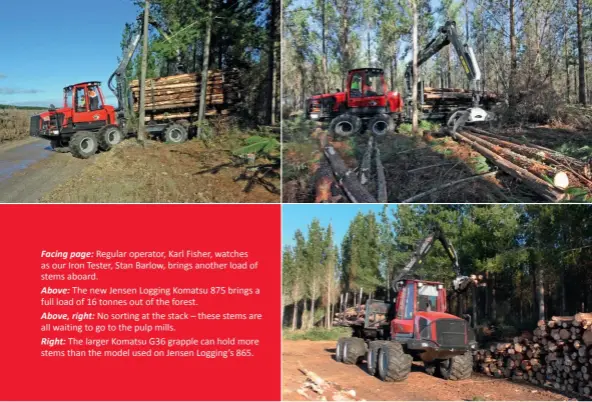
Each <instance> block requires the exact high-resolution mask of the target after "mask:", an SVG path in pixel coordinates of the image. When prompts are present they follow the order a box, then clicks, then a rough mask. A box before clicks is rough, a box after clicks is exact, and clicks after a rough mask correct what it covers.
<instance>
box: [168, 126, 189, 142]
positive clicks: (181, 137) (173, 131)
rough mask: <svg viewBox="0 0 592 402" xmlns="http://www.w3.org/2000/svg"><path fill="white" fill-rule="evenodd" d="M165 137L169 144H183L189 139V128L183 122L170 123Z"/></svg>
mask: <svg viewBox="0 0 592 402" xmlns="http://www.w3.org/2000/svg"><path fill="white" fill-rule="evenodd" d="M163 139H164V142H166V143H169V144H181V143H182V142H185V141H187V129H186V128H185V127H183V126H182V125H181V124H176V123H174V124H170V125H168V126H167V128H165V129H164V133H163Z"/></svg>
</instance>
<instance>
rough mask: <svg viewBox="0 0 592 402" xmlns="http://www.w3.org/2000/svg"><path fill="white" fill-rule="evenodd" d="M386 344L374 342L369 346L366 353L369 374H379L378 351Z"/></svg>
mask: <svg viewBox="0 0 592 402" xmlns="http://www.w3.org/2000/svg"><path fill="white" fill-rule="evenodd" d="M386 344H387V342H385V341H372V342H370V345H368V352H367V353H366V368H367V369H368V374H370V375H377V374H378V351H379V350H380V348H381V347H382V346H384V345H386Z"/></svg>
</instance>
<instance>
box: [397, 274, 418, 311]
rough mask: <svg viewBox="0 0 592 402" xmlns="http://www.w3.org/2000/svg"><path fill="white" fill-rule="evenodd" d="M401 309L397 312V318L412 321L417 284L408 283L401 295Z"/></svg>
mask: <svg viewBox="0 0 592 402" xmlns="http://www.w3.org/2000/svg"><path fill="white" fill-rule="evenodd" d="M399 300H400V302H399V303H398V304H399V308H398V310H397V318H398V319H400V320H411V319H412V318H413V313H414V307H415V284H414V283H408V284H407V285H405V287H404V288H403V289H401V294H400V295H399Z"/></svg>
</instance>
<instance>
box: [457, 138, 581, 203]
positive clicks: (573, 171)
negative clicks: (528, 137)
mask: <svg viewBox="0 0 592 402" xmlns="http://www.w3.org/2000/svg"><path fill="white" fill-rule="evenodd" d="M452 136H453V138H454V139H455V140H457V141H459V142H461V143H465V144H468V145H470V146H471V147H472V148H473V149H474V150H475V151H477V152H479V153H480V154H481V155H483V156H484V157H485V158H486V159H487V160H489V162H491V163H492V164H494V165H496V166H497V167H499V168H500V169H501V170H503V171H504V172H505V173H508V174H509V175H511V176H513V177H515V178H516V179H519V180H520V181H522V182H523V183H524V184H525V185H526V186H528V187H529V188H530V189H531V190H532V191H534V192H535V193H537V194H539V195H540V196H542V197H543V198H545V199H546V200H547V201H551V202H559V201H562V200H564V199H567V198H568V196H567V193H566V190H568V189H569V188H577V189H580V190H581V191H583V192H584V193H587V194H592V180H590V166H589V164H587V163H584V162H582V161H579V160H577V159H574V158H571V157H569V156H566V155H562V154H560V153H558V152H556V151H553V150H550V149H546V148H542V147H538V146H535V145H532V144H520V143H518V142H516V141H512V140H510V139H508V138H505V139H504V138H503V137H500V136H498V135H496V134H493V133H490V132H487V131H485V130H480V129H478V128H473V127H465V128H462V129H461V130H459V132H453V133H452Z"/></svg>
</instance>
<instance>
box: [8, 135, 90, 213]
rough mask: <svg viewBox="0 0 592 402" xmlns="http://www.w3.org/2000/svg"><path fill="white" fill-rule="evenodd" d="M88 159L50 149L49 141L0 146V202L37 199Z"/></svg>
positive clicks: (88, 162) (74, 171) (64, 179)
mask: <svg viewBox="0 0 592 402" xmlns="http://www.w3.org/2000/svg"><path fill="white" fill-rule="evenodd" d="M90 163H92V162H91V161H86V160H81V159H76V158H73V157H72V155H70V154H59V153H56V152H53V151H52V150H51V149H50V147H49V141H46V140H42V139H33V138H31V139H26V140H19V141H14V142H10V143H7V144H4V145H2V146H0V202H3V203H29V202H38V201H39V200H40V199H41V198H42V197H43V196H44V195H45V194H47V193H49V192H50V191H51V190H53V189H54V188H55V187H56V186H57V185H59V184H61V183H63V182H65V181H66V180H68V179H69V178H71V177H72V176H74V175H76V174H77V173H78V172H79V171H80V170H81V169H83V168H84V167H85V166H88V165H89V164H90Z"/></svg>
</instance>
